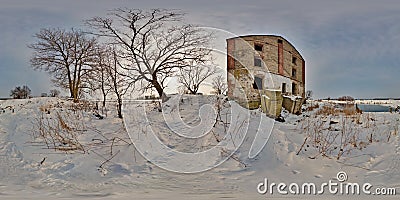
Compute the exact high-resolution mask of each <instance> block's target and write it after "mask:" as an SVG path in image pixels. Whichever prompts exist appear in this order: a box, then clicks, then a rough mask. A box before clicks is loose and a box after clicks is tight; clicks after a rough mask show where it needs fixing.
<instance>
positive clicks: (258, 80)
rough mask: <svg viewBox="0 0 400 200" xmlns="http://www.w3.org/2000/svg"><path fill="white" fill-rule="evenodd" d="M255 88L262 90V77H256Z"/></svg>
mask: <svg viewBox="0 0 400 200" xmlns="http://www.w3.org/2000/svg"><path fill="white" fill-rule="evenodd" d="M253 88H254V89H256V90H262V89H263V87H262V78H260V77H254V83H253Z"/></svg>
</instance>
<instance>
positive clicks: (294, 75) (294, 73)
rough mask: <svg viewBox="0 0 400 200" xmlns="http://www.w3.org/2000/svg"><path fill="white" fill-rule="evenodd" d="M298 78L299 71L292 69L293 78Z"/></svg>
mask: <svg viewBox="0 0 400 200" xmlns="http://www.w3.org/2000/svg"><path fill="white" fill-rule="evenodd" d="M296 76H297V71H296V69H292V77H293V78H296Z"/></svg>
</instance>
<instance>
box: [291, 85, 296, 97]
mask: <svg viewBox="0 0 400 200" xmlns="http://www.w3.org/2000/svg"><path fill="white" fill-rule="evenodd" d="M292 94H293V95H295V94H296V83H292Z"/></svg>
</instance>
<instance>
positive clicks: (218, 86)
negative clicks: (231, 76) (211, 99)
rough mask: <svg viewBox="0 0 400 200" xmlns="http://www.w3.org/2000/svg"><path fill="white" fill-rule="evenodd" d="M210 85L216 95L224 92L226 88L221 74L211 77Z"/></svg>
mask: <svg viewBox="0 0 400 200" xmlns="http://www.w3.org/2000/svg"><path fill="white" fill-rule="evenodd" d="M212 86H213V89H214V92H215V94H217V95H221V94H225V93H226V91H227V90H228V85H227V84H226V80H225V78H224V77H223V76H222V75H218V76H216V77H214V78H213V81H212Z"/></svg>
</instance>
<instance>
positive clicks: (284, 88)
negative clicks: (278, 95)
mask: <svg viewBox="0 0 400 200" xmlns="http://www.w3.org/2000/svg"><path fill="white" fill-rule="evenodd" d="M285 93H286V83H282V94H285Z"/></svg>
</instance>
